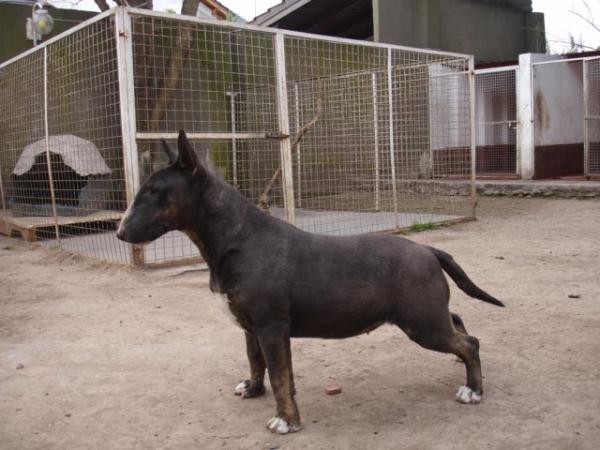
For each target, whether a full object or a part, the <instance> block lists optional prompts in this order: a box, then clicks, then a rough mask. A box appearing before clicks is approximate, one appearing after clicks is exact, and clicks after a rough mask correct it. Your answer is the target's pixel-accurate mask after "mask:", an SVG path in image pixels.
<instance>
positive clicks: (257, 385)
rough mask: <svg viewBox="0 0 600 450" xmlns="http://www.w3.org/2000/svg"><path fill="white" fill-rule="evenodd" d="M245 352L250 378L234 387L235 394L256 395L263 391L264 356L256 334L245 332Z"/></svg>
mask: <svg viewBox="0 0 600 450" xmlns="http://www.w3.org/2000/svg"><path fill="white" fill-rule="evenodd" d="M246 353H247V354H248V361H249V363H250V379H249V380H244V381H241V382H240V383H239V384H238V385H237V386H236V387H235V391H234V392H235V395H241V396H242V398H252V397H258V396H260V395H263V394H264V393H265V385H264V380H265V368H266V363H265V358H264V356H263V354H262V350H261V349H260V344H259V343H258V339H257V338H256V336H254V335H252V334H250V333H248V332H246Z"/></svg>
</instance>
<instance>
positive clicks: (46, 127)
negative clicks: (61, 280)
mask: <svg viewBox="0 0 600 450" xmlns="http://www.w3.org/2000/svg"><path fill="white" fill-rule="evenodd" d="M0 98H1V99H2V102H1V104H0V132H1V135H2V140H1V141H0V176H1V180H0V186H1V189H2V190H1V192H0V197H1V198H2V211H1V215H0V227H1V228H0V231H1V232H3V233H5V234H14V233H16V234H21V235H23V237H26V238H28V239H31V240H37V241H39V242H41V243H43V244H44V245H48V246H51V247H52V248H56V247H60V248H62V249H64V250H67V251H70V252H74V253H78V254H83V255H86V256H92V257H96V258H99V259H102V260H106V261H110V262H117V263H125V264H135V265H160V264H170V263H179V262H183V261H187V260H189V259H190V258H197V257H198V252H197V250H196V248H195V247H194V246H193V244H192V243H191V241H189V239H188V238H187V237H186V236H185V235H183V234H181V233H179V232H172V233H168V234H167V235H165V236H163V237H162V238H160V239H158V240H157V241H155V242H153V243H151V244H149V245H146V246H136V245H134V246H132V245H129V244H125V243H123V242H120V241H118V240H117V239H116V236H115V226H116V224H117V223H118V221H119V220H120V217H121V215H122V213H123V211H124V210H125V209H126V206H127V205H128V204H129V203H130V202H131V201H132V200H133V198H134V197H135V194H136V192H137V191H138V189H139V187H140V185H141V183H143V181H144V180H145V179H146V178H147V177H148V176H149V175H150V174H151V173H152V172H153V171H155V170H156V169H158V168H160V167H164V165H165V164H166V158H165V157H164V155H163V153H162V150H161V143H160V141H161V139H165V140H167V142H169V143H170V144H171V145H172V146H175V140H176V137H177V132H178V130H179V129H184V130H186V132H187V134H188V137H189V138H190V140H191V142H192V143H193V145H194V147H195V149H196V151H197V153H198V155H199V157H200V158H201V159H202V160H203V161H205V162H206V164H208V165H209V166H210V167H211V169H212V170H213V171H215V172H216V173H217V174H219V175H220V176H222V177H223V178H224V179H226V180H227V181H228V182H230V183H232V184H233V185H234V186H236V187H237V188H238V189H239V191H240V192H241V193H242V194H243V195H245V196H246V197H247V198H248V199H249V200H250V201H251V202H253V203H254V204H257V205H258V204H259V203H261V202H262V203H263V207H264V206H265V205H264V203H266V209H268V211H269V213H270V214H273V215H276V216H278V217H281V218H283V219H285V220H287V221H289V222H292V223H294V224H295V225H296V226H298V227H300V228H302V229H305V230H307V231H313V232H319V233H326V234H336V235H348V234H355V233H369V232H395V231H399V230H402V229H407V228H410V227H411V226H414V225H415V224H439V223H449V222H454V221H461V220H465V219H468V218H472V217H473V216H474V178H473V177H474V164H475V158H474V157H473V155H474V154H475V147H476V144H477V142H476V140H475V132H474V130H475V114H474V111H475V78H474V72H473V59H472V58H471V57H469V56H466V55H458V54H452V53H444V52H437V51H427V50H419V49H411V48H405V47H399V46H394V45H386V44H377V43H372V42H363V41H353V40H347V39H339V38H329V37H324V36H315V35H308V34H304V33H297V32H290V31H284V30H279V29H277V30H275V29H267V28H259V27H255V26H249V25H242V24H239V23H230V22H217V21H211V20H203V19H199V18H195V17H188V16H178V15H172V14H164V13H157V12H153V11H147V10H140V9H133V8H125V7H119V8H115V9H113V10H110V11H106V12H104V13H102V14H99V15H98V16H96V17H94V18H93V19H91V20H88V21H87V22H84V23H82V24H80V25H78V26H76V27H74V28H72V29H71V30H69V31H67V32H65V33H63V34H62V35H60V36H57V37H55V38H53V39H51V40H49V41H47V42H46V43H43V44H42V45H39V46H37V47H35V48H33V49H31V50H30V51H28V52H26V53H24V54H22V55H19V56H18V57H16V58H14V59H12V60H10V61H7V62H6V63H4V64H2V65H1V66H0ZM302 133H303V137H302V139H301V140H299V142H298V143H297V145H294V143H295V141H296V138H297V136H298V135H299V134H302ZM40 142H41V143H40ZM33 144H35V145H37V146H39V145H41V146H42V150H43V151H36V152H35V157H34V158H33V160H31V161H30V162H31V164H30V166H28V167H29V169H28V170H27V171H25V172H22V171H21V170H17V172H19V173H17V172H15V168H16V167H17V163H18V161H19V159H20V158H21V156H22V155H23V152H24V151H25V149H26V148H30V147H28V146H31V145H33ZM91 148H95V149H96V151H92V150H90V149H91ZM92 155H93V156H92ZM91 159H94V161H93V162H92V161H91ZM19 167H20V166H19ZM82 167H84V168H85V167H89V168H92V169H94V170H82ZM100 168H101V170H100Z"/></svg>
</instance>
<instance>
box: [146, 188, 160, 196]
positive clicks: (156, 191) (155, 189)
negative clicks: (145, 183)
mask: <svg viewBox="0 0 600 450" xmlns="http://www.w3.org/2000/svg"><path fill="white" fill-rule="evenodd" d="M148 192H149V193H150V194H151V195H154V194H157V193H158V188H157V187H154V186H153V187H151V188H150V190H149V191H148Z"/></svg>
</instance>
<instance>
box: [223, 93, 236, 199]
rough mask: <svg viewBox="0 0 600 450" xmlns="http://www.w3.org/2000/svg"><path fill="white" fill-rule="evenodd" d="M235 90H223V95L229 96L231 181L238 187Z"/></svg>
mask: <svg viewBox="0 0 600 450" xmlns="http://www.w3.org/2000/svg"><path fill="white" fill-rule="evenodd" d="M237 94H238V93H237V92H233V91H228V92H225V95H227V96H229V105H230V108H231V111H230V120H231V158H232V164H231V165H232V168H231V170H232V172H233V173H232V183H233V185H234V186H235V187H236V188H238V187H239V186H238V170H237V139H236V137H235V133H236V132H237V130H236V127H235V121H236V117H235V97H236V96H237Z"/></svg>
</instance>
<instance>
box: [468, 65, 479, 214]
mask: <svg viewBox="0 0 600 450" xmlns="http://www.w3.org/2000/svg"><path fill="white" fill-rule="evenodd" d="M475 81H476V80H475V57H474V56H471V57H469V105H470V107H469V129H470V132H471V178H470V179H471V208H472V213H471V215H472V217H476V213H475V210H476V209H477V184H476V174H475V171H476V170H477V123H476V122H477V118H476V117H475V108H476V104H475V88H476V87H475Z"/></svg>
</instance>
